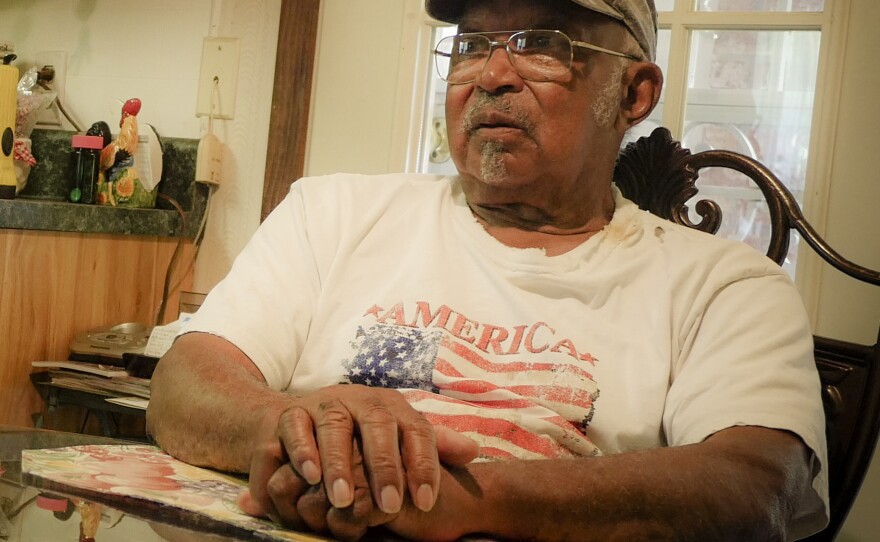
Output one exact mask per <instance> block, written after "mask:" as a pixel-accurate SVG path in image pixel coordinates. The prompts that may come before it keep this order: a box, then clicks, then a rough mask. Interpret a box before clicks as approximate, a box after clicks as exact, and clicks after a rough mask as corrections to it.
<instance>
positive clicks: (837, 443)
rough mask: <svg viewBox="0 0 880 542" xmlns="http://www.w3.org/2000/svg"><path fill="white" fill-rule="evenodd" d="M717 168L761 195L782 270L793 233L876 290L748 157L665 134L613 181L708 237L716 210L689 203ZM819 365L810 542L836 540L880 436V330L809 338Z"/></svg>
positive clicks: (873, 277)
mask: <svg viewBox="0 0 880 542" xmlns="http://www.w3.org/2000/svg"><path fill="white" fill-rule="evenodd" d="M708 167H722V168H730V169H733V170H736V171H738V172H740V173H742V174H744V175H746V176H747V177H749V178H750V179H751V180H752V181H753V182H754V183H755V184H756V185H757V186H758V188H760V190H761V192H762V193H763V196H764V199H765V200H766V203H767V208H768V210H769V214H770V222H771V238H770V242H769V245H768V247H767V252H766V254H767V256H768V257H769V258H770V259H772V260H773V261H775V262H776V263H778V264H780V265H782V263H783V261H784V260H785V257H786V254H787V253H788V248H789V240H790V237H791V230H796V231H797V232H798V233H800V235H801V238H802V239H803V240H804V241H805V242H806V243H807V245H809V246H810V247H811V248H812V249H813V250H815V251H816V252H817V253H818V254H819V255H820V256H821V257H822V259H824V260H825V261H826V262H828V263H829V264H830V265H831V266H833V267H834V268H835V269H838V270H839V271H842V272H843V273H846V274H847V275H849V276H851V277H853V278H855V279H857V280H860V281H863V282H867V283H869V284H873V285H880V272H878V271H874V270H871V269H868V268H866V267H863V266H860V265H857V264H855V263H853V262H851V261H849V260H847V259H846V258H843V257H842V256H841V255H840V254H838V253H837V252H836V251H835V250H834V249H832V248H831V247H830V246H829V245H828V243H827V242H826V241H825V240H824V239H822V237H821V236H820V235H819V234H818V233H816V231H815V230H814V229H813V227H812V226H811V225H810V224H809V222H807V221H806V219H805V218H804V216H803V214H802V213H801V210H800V207H799V206H798V204H797V201H796V200H795V198H794V196H793V195H792V194H791V192H789V190H788V189H787V188H786V187H785V185H784V184H782V182H781V181H780V180H779V179H778V178H777V177H776V175H774V174H773V172H771V171H770V170H769V169H767V167H765V166H764V165H763V164H761V163H760V162H758V161H756V160H754V159H752V158H749V157H747V156H744V155H741V154H738V153H735V152H731V151H724V150H708V151H703V152H698V153H695V154H691V152H690V151H689V150H687V149H685V148H682V147H681V145H680V144H679V143H678V142H677V141H675V140H674V139H673V138H672V136H671V135H670V133H669V131H668V130H667V129H665V128H657V129H655V130H654V132H653V133H652V134H651V135H650V136H649V137H643V138H641V139H639V140H638V141H635V142H633V143H630V144H629V145H627V146H626V147H625V148H624V149H623V150H622V151H621V153H620V156H619V157H618V162H617V167H616V169H615V172H614V180H615V183H616V184H617V186H618V187H619V188H620V190H621V192H622V193H623V195H624V196H626V197H627V198H628V199H630V200H632V201H634V202H635V203H636V204H638V206H639V207H641V208H642V209H644V210H646V211H649V212H651V213H653V214H655V215H658V216H660V217H663V218H666V219H668V220H671V221H673V222H675V223H677V224H681V225H684V226H688V227H691V228H695V229H698V230H701V231H704V232H708V233H712V234H714V233H716V232H717V231H718V229H719V227H720V226H721V220H722V214H721V208H720V206H719V205H718V204H717V203H716V202H714V201H711V200H705V199H701V200H699V201H697V203H696V205H695V206H694V210H695V211H696V214H697V215H699V216H700V220H699V221H698V222H694V221H692V220H691V218H690V216H689V214H688V207H687V205H686V202H687V201H688V200H690V199H691V198H692V197H694V196H695V195H696V194H697V192H698V189H697V187H696V184H695V183H696V180H697V178H698V176H699V175H698V173H699V171H700V170H701V169H703V168H708ZM814 344H815V359H816V366H817V368H818V370H819V376H820V379H821V381H822V401H823V403H824V407H825V418H826V433H827V437H828V464H829V465H828V466H829V472H828V474H829V492H830V501H831V520H830V523H829V525H828V527H826V528H825V529H824V530H823V531H822V532H820V533H817V534H816V535H814V536H812V537H810V538H809V539H808V540H810V541H824V540H833V539H834V537H835V536H836V535H837V533H838V531H839V530H840V527H841V525H842V524H843V520H844V519H845V518H846V515H847V513H848V512H849V509H850V507H851V506H852V503H853V501H854V500H855V497H856V494H857V493H858V490H859V487H860V486H861V484H862V481H863V479H864V477H865V473H866V472H867V470H868V466H869V465H870V462H871V457H872V456H873V453H874V449H875V447H876V445H877V439H878V433H880V331H878V338H877V343H875V344H874V345H870V346H868V345H861V344H854V343H849V342H845V341H838V340H834V339H830V338H825V337H818V336H814Z"/></svg>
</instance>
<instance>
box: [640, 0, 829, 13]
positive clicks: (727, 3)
mask: <svg viewBox="0 0 880 542" xmlns="http://www.w3.org/2000/svg"><path fill="white" fill-rule="evenodd" d="M670 3H671V2H670ZM658 9H659V8H658ZM824 10H825V0H697V11H788V12H795V11H800V12H803V11H824Z"/></svg>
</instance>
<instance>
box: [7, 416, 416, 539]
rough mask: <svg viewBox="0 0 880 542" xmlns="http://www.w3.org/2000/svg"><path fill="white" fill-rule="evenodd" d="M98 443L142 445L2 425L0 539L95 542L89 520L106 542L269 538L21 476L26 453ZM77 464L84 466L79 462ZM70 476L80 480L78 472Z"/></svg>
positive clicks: (202, 517) (182, 513)
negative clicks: (84, 534)
mask: <svg viewBox="0 0 880 542" xmlns="http://www.w3.org/2000/svg"><path fill="white" fill-rule="evenodd" d="M93 444H97V445H119V444H131V445H139V446H143V444H142V443H136V442H131V441H123V440H119V439H110V438H106V437H98V436H91V435H82V434H75V433H63V432H60V431H49V430H43V429H31V428H23V427H12V426H5V425H0V539H5V540H10V541H13V542H16V541H20V540H51V541H56V540H59V541H77V540H80V541H81V542H82V541H83V540H93V539H83V538H81V537H80V529H81V527H82V525H84V524H87V523H88V519H89V517H91V518H92V519H94V520H95V521H96V522H97V533H96V535H97V536H96V538H97V540H100V541H101V542H113V541H120V542H122V541H125V542H164V541H167V542H183V541H186V542H215V541H223V540H232V541H236V540H238V541H241V540H263V539H264V538H263V537H262V536H261V535H259V534H257V533H254V532H252V531H246V530H243V529H242V528H241V527H239V526H236V525H233V524H230V523H224V522H222V521H218V520H215V519H211V518H210V517H208V516H206V515H202V514H198V513H196V512H190V511H187V510H184V509H181V508H173V507H168V506H164V505H161V504H159V503H152V504H150V503H148V504H144V502H143V501H135V500H133V499H131V498H128V497H125V496H122V495H113V494H99V493H91V494H84V493H80V492H79V491H80V490H77V488H74V487H71V486H64V485H62V484H58V483H55V482H52V481H50V480H44V479H39V478H34V477H33V476H28V475H27V474H22V469H21V454H22V450H40V449H46V448H62V447H67V446H82V445H93ZM65 453H68V452H65ZM74 464H76V465H78V466H79V465H82V463H80V462H79V461H78V460H77V461H75V462H74ZM117 465H118V464H117ZM68 472H73V473H75V474H77V476H79V473H78V472H77V471H76V470H71V471H68ZM286 533H289V536H285V538H284V540H290V541H292V542H318V541H325V540H330V539H327V538H323V537H318V536H316V535H312V534H306V533H293V532H291V531H286ZM276 540H277V539H276ZM364 541H365V542H370V541H372V542H400V541H401V539H400V538H399V537H396V536H394V535H391V534H390V533H387V532H385V531H381V530H379V531H375V532H371V533H369V534H368V535H367V537H365V538H364Z"/></svg>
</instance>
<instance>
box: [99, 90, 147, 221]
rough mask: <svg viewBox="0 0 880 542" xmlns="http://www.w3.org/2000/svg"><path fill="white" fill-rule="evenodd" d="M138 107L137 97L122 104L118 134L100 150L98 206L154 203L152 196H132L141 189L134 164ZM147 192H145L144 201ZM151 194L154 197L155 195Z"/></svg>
mask: <svg viewBox="0 0 880 542" xmlns="http://www.w3.org/2000/svg"><path fill="white" fill-rule="evenodd" d="M140 110H141V101H140V100H139V99H137V98H132V99H130V100H128V101H126V102H125V104H123V106H122V118H121V119H120V121H119V134H118V135H117V136H116V139H114V140H113V141H111V142H110V144H108V145H107V146H105V147H104V149H103V150H102V151H101V166H100V169H101V173H100V174H99V176H98V203H99V204H101V205H112V206H114V207H115V206H117V205H123V206H131V207H151V206H152V204H154V203H155V199H152V201H143V202H142V201H134V200H133V199H132V198H133V197H134V196H135V193H136V192H139V193H144V192H145V191H144V189H143V187H142V186H141V183H140V179H139V178H138V172H137V169H136V168H135V164H134V154H135V151H136V150H137V146H138V123H137V114H138V113H139V112H140ZM149 195H150V193H149V192H147V196H148V197H147V199H148V200H149V199H150V198H149ZM152 196H153V198H155V194H153V195H152ZM135 199H136V200H139V199H140V198H135ZM145 204H146V205H145Z"/></svg>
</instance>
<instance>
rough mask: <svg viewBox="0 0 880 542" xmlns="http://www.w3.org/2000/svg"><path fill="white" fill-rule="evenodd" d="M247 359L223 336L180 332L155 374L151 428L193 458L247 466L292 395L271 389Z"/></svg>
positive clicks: (173, 449) (172, 449)
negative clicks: (254, 451)
mask: <svg viewBox="0 0 880 542" xmlns="http://www.w3.org/2000/svg"><path fill="white" fill-rule="evenodd" d="M249 363H250V361H249V360H248V359H247V358H246V357H245V356H244V354H242V353H241V351H239V350H237V349H236V348H235V347H234V346H232V345H230V344H229V343H226V342H225V341H223V340H222V339H218V338H216V337H212V336H209V335H205V334H190V335H184V336H183V337H180V338H179V339H178V340H177V341H176V342H175V343H174V345H173V346H172V347H171V349H170V350H169V351H168V353H167V354H166V355H165V356H164V357H163V358H162V360H161V361H160V362H159V365H158V366H157V367H156V371H155V373H154V374H153V377H152V380H151V386H150V388H151V394H150V395H151V397H150V407H149V409H148V410H147V431H148V433H149V434H150V435H151V436H152V437H153V438H154V439H155V440H156V442H157V443H158V444H159V445H160V446H161V447H162V448H163V449H165V450H167V451H168V452H169V453H171V454H172V455H174V456H175V457H177V458H179V459H182V460H184V461H187V462H189V463H193V464H197V465H203V466H208V467H212V468H216V469H221V470H228V471H237V472H247V471H248V469H249V468H250V458H251V453H252V450H253V449H254V448H255V447H256V445H257V444H258V443H259V442H260V439H261V438H265V437H266V436H267V435H269V434H271V433H270V432H272V431H274V430H275V424H276V423H277V419H278V416H279V415H280V413H281V411H282V410H284V409H285V408H286V407H287V406H289V405H290V404H291V399H292V398H291V396H289V395H287V394H283V393H280V392H276V391H272V390H270V389H269V388H268V387H267V386H266V384H265V382H264V381H263V380H262V377H261V376H260V375H259V372H257V371H256V368H255V367H254V368H253V369H250V370H249V369H248V365H247V364H249Z"/></svg>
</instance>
